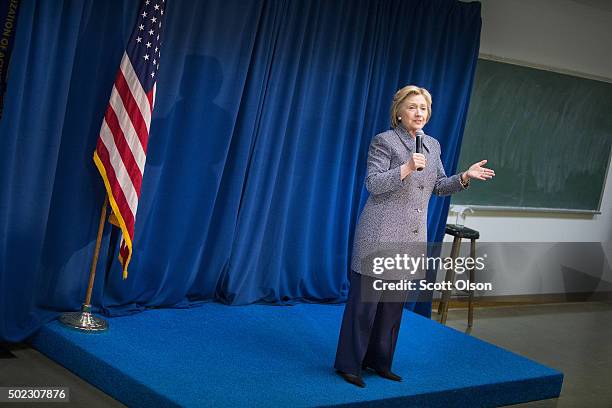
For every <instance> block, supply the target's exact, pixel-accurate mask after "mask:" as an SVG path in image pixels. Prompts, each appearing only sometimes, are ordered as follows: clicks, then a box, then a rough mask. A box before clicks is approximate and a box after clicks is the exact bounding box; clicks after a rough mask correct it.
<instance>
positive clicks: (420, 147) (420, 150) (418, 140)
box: [416, 129, 425, 171]
mask: <svg viewBox="0 0 612 408" xmlns="http://www.w3.org/2000/svg"><path fill="white" fill-rule="evenodd" d="M423 136H425V133H424V132H423V130H422V129H419V130H417V131H416V152H417V153H423ZM422 170H423V167H417V171H422Z"/></svg>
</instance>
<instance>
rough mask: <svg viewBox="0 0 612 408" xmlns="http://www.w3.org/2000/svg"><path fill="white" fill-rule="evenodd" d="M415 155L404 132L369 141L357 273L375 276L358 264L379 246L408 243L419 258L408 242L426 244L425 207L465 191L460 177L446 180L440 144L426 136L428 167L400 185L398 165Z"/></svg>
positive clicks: (356, 250)
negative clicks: (431, 201)
mask: <svg viewBox="0 0 612 408" xmlns="http://www.w3.org/2000/svg"><path fill="white" fill-rule="evenodd" d="M415 152H416V142H415V139H414V138H412V137H411V136H410V135H409V134H408V133H407V132H406V131H405V130H404V129H403V128H402V127H397V128H395V129H391V130H387V131H386V132H383V133H380V134H378V135H376V136H375V137H374V139H372V143H371V144H370V149H369V151H368V168H367V174H366V180H365V185H366V188H367V190H368V191H369V192H370V196H369V198H368V201H367V202H366V205H365V207H364V208H363V211H362V213H361V216H360V217H359V221H358V223H357V228H356V230H355V238H354V244H353V254H352V259H351V269H352V270H354V271H355V272H357V273H362V274H365V275H371V276H375V275H373V274H372V271H371V268H365V269H367V270H362V269H364V268H362V267H361V266H362V265H361V264H362V262H363V261H364V259H366V257H367V256H371V255H372V254H373V253H374V252H376V251H377V250H378V249H379V248H380V245H381V244H382V245H386V244H385V243H390V244H394V243H401V244H408V245H407V246H406V248H412V251H413V252H415V253H413V254H412V255H413V256H417V257H418V256H420V255H421V253H420V252H421V249H418V250H417V247H418V244H417V245H412V244H410V243H425V242H427V204H428V203H429V198H430V197H431V194H432V193H433V194H436V195H440V196H444V195H449V194H453V193H456V192H458V191H461V190H463V189H464V188H463V186H462V184H461V180H460V177H459V175H454V176H451V177H446V174H445V172H444V167H443V166H442V160H441V159H440V143H438V141H437V140H436V139H434V138H433V137H431V136H428V135H425V137H424V138H423V154H424V155H425V157H426V158H427V165H426V166H425V168H424V169H423V170H422V171H419V172H416V171H415V172H413V173H411V174H410V175H409V176H407V177H406V178H404V180H401V179H400V166H401V165H402V164H404V163H406V162H407V161H408V160H409V159H410V157H411V156H412V154H413V153H415ZM417 251H418V252H419V253H416V252H417ZM378 277H381V278H383V279H384V278H385V277H384V276H378Z"/></svg>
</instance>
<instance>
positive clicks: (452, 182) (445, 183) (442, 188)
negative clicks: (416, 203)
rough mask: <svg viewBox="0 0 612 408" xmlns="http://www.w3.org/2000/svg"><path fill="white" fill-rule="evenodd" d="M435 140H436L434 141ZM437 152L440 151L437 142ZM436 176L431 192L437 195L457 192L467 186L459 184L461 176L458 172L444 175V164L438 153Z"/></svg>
mask: <svg viewBox="0 0 612 408" xmlns="http://www.w3.org/2000/svg"><path fill="white" fill-rule="evenodd" d="M436 142H437V141H436ZM438 152H440V144H439V143H438ZM436 171H437V176H436V184H435V185H434V189H433V193H434V194H435V195H437V196H447V195H451V194H454V193H457V192H459V191H461V190H465V189H466V188H467V187H463V184H461V176H460V175H459V174H455V175H452V176H450V177H446V172H445V171H444V166H443V165H442V158H441V157H440V156H439V155H438V160H437V170H436Z"/></svg>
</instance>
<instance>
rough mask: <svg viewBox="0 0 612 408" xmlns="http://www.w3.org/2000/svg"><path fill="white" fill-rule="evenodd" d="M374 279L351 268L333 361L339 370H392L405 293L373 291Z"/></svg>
mask: <svg viewBox="0 0 612 408" xmlns="http://www.w3.org/2000/svg"><path fill="white" fill-rule="evenodd" d="M374 280H375V278H372V277H369V276H366V275H360V274H358V273H356V272H353V271H351V277H350V288H349V295H348V300H347V302H346V306H345V308H344V316H343V317H342V327H341V328H340V338H339V340H338V350H337V352H336V362H335V363H334V368H335V369H336V370H339V371H342V372H345V373H348V374H354V375H360V373H361V370H362V366H368V367H372V368H374V369H376V370H382V371H390V370H391V363H392V361H393V354H394V353H395V345H396V343H397V336H398V334H399V328H400V322H401V320H402V311H403V310H404V302H403V301H402V296H405V294H402V293H400V294H398V293H390V292H386V291H380V292H379V291H374V290H373V289H372V283H373V281H374ZM364 299H366V300H367V301H364ZM370 299H371V301H370Z"/></svg>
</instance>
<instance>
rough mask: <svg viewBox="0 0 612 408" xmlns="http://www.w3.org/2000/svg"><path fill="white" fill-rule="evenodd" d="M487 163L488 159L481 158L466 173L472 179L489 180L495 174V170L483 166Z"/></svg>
mask: <svg viewBox="0 0 612 408" xmlns="http://www.w3.org/2000/svg"><path fill="white" fill-rule="evenodd" d="M486 163H487V160H481V161H479V162H478V163H474V164H472V165H471V166H470V168H469V169H468V170H467V171H466V172H465V175H466V176H467V177H468V178H471V179H477V180H488V179H490V178H493V176H495V172H494V171H493V170H492V169H488V168H486V167H482V166H484V165H485V164H486Z"/></svg>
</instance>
